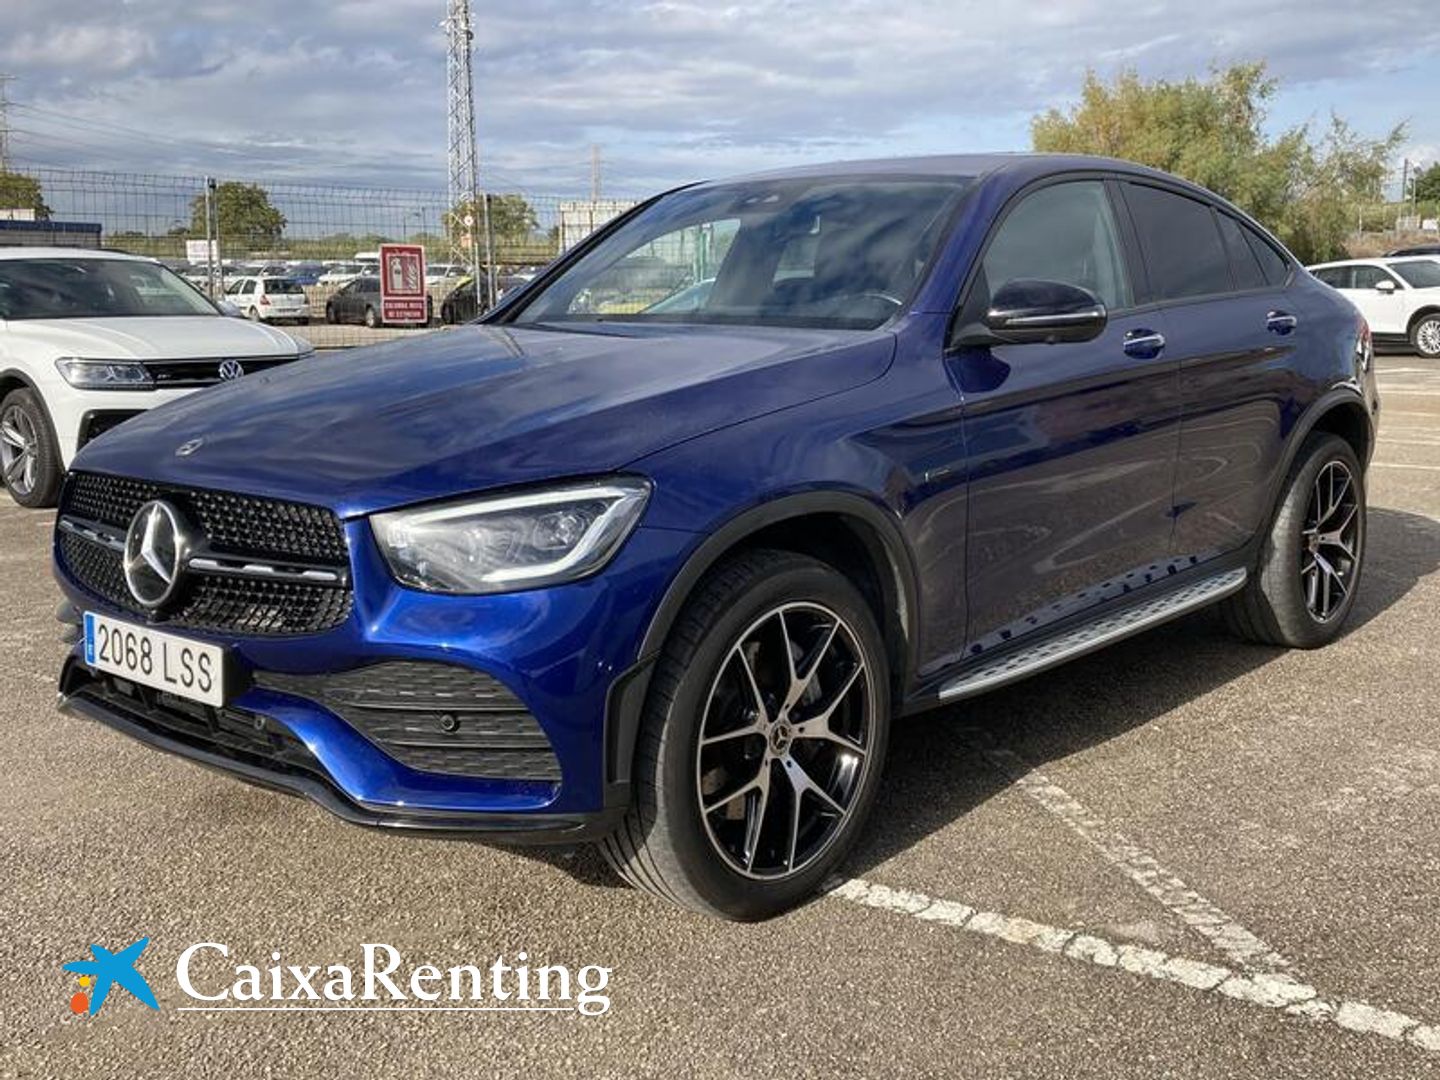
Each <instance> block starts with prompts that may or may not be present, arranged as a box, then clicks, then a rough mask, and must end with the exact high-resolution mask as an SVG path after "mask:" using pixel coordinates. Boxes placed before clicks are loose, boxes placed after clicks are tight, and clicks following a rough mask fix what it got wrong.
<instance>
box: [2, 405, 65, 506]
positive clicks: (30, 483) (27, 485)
mask: <svg viewBox="0 0 1440 1080" xmlns="http://www.w3.org/2000/svg"><path fill="white" fill-rule="evenodd" d="M62 474H63V470H62V469H61V467H60V451H59V448H58V447H57V446H56V445H55V432H54V431H53V430H51V428H50V418H49V417H48V416H46V415H45V410H44V409H43V408H42V407H41V406H40V402H39V400H38V399H37V398H36V397H35V395H34V393H33V392H32V391H30V390H14V391H11V392H10V393H9V394H8V395H7V396H6V397H5V400H4V401H3V402H0V476H3V479H4V482H5V489H6V490H7V491H9V492H10V497H11V498H13V499H14V500H15V501H16V502H17V503H19V504H20V505H21V506H28V507H32V508H33V507H41V506H53V505H54V504H55V497H56V495H57V494H59V491H60V478H61V476H62Z"/></svg>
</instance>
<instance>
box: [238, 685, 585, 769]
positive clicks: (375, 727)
mask: <svg viewBox="0 0 1440 1080" xmlns="http://www.w3.org/2000/svg"><path fill="white" fill-rule="evenodd" d="M255 681H256V683H257V684H258V685H260V686H263V687H266V688H268V689H271V690H279V691H281V692H283V693H287V694H294V695H296V696H298V697H303V698H307V699H309V700H311V701H314V702H315V703H317V704H319V705H322V706H324V707H325V708H326V709H328V710H330V711H331V712H333V713H334V714H335V715H336V716H339V717H340V718H341V719H342V720H345V721H346V722H347V723H349V724H350V725H351V726H352V727H354V728H355V729H356V730H357V731H359V732H360V733H361V734H362V735H364V736H365V737H366V738H368V739H369V740H370V741H371V742H373V743H375V744H377V745H378V746H379V747H380V748H381V749H382V750H384V751H385V752H386V753H387V754H389V755H390V756H391V757H393V758H395V759H396V760H397V761H400V762H401V763H403V764H405V765H408V766H410V767H411V768H412V769H420V770H423V771H425V772H437V773H446V774H449V775H453V776H471V777H487V778H492V779H504V780H544V781H552V782H553V781H558V780H559V779H560V763H559V761H557V760H556V757H555V751H554V750H553V749H552V748H551V746H550V740H549V739H548V738H547V737H546V735H545V732H544V730H543V729H542V728H541V727H540V724H539V722H538V721H537V720H536V719H535V717H534V716H532V715H531V714H530V712H529V710H527V709H526V708H525V706H524V704H523V703H522V702H521V701H520V699H519V698H517V697H516V696H515V695H514V694H512V693H511V692H510V691H509V690H508V689H506V688H505V686H504V685H503V684H501V683H500V682H498V681H496V680H495V679H493V678H491V677H490V676H489V675H486V674H484V673H483V672H479V671H474V670H472V669H470V668H464V667H458V666H456V665H454V664H434V663H422V662H417V661H391V662H388V663H383V664H374V665H372V666H370V667H365V668H358V669H356V670H354V671H346V672H342V673H340V674H330V675H285V674H280V673H277V672H256V673H255Z"/></svg>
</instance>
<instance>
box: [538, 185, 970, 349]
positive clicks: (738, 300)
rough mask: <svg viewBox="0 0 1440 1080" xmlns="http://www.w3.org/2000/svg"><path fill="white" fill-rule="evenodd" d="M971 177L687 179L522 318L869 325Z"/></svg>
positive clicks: (893, 298)
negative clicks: (704, 182)
mask: <svg viewBox="0 0 1440 1080" xmlns="http://www.w3.org/2000/svg"><path fill="white" fill-rule="evenodd" d="M969 183H970V181H969V180H968V179H961V178H949V177H928V178H923V179H908V178H907V179H897V178H894V177H877V178H873V179H872V178H855V177H841V178H837V177H817V178H809V179H803V180H779V181H769V182H765V181H753V182H749V183H739V184H723V185H717V186H714V187H710V186H706V187H702V188H696V189H691V190H685V191H677V192H674V193H672V194H670V195H666V196H664V197H663V198H661V199H659V200H657V201H656V202H655V203H653V204H652V205H651V206H649V207H647V208H646V209H644V210H643V211H641V212H640V213H639V214H638V215H636V216H635V217H634V218H632V219H631V220H629V221H627V222H625V223H624V224H622V225H621V226H619V227H618V228H617V229H616V230H615V232H613V233H611V234H610V235H609V236H607V237H606V238H605V239H604V240H602V241H601V242H600V243H599V244H598V245H597V246H596V247H595V248H594V249H593V250H591V251H590V252H588V253H586V254H585V255H584V256H583V257H582V258H580V259H579V260H578V261H577V262H576V263H575V264H574V265H572V266H571V267H570V268H569V269H567V270H566V271H565V272H564V273H563V274H561V275H560V276H559V277H558V278H556V279H555V280H554V281H553V282H551V283H550V284H549V285H548V286H547V287H546V288H544V289H543V290H541V291H540V292H539V293H538V294H537V295H536V296H535V297H533V298H532V299H531V300H529V301H528V302H527V303H526V304H525V306H524V308H523V309H521V310H520V311H519V312H518V313H517V314H515V315H514V316H513V321H514V322H516V323H520V324H526V323H532V324H533V323H542V322H544V323H557V322H576V321H590V322H598V321H623V322H643V323H691V324H713V323H718V324H739V325H753V326H818V327H836V328H844V329H872V328H874V327H876V326H879V325H880V324H881V323H883V322H885V321H886V320H887V319H889V318H890V317H891V316H892V315H894V314H896V312H898V311H899V310H900V309H901V308H902V307H903V306H904V304H905V302H906V300H907V299H908V297H909V296H910V293H911V292H912V291H913V290H914V288H915V286H916V285H917V284H918V283H919V280H920V274H921V272H922V271H923V270H924V268H925V264H926V263H927V261H928V260H929V258H930V255H931V253H932V252H933V251H934V249H935V245H936V244H937V243H938V242H939V240H940V237H941V235H942V234H943V232H944V229H945V225H946V223H947V222H948V220H949V218H950V211H951V209H952V208H953V207H954V205H955V203H956V201H957V200H958V199H959V198H960V195H961V194H962V192H964V191H965V189H966V188H967V187H968V186H969Z"/></svg>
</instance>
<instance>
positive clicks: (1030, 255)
mask: <svg viewBox="0 0 1440 1080" xmlns="http://www.w3.org/2000/svg"><path fill="white" fill-rule="evenodd" d="M981 268H982V270H983V271H984V280H985V283H986V285H987V286H988V288H989V293H990V295H991V296H994V295H995V293H996V291H997V290H998V289H999V288H1000V287H1001V286H1002V285H1004V284H1005V283H1006V282H1010V281H1016V280H1021V279H1027V278H1028V279H1035V280H1041V281H1059V282H1062V283H1064V284H1066V285H1078V286H1080V287H1081V288H1082V289H1089V290H1090V291H1091V292H1092V293H1094V294H1095V295H1096V296H1097V297H1098V298H1099V299H1100V300H1101V301H1102V302H1103V303H1104V304H1105V306H1106V307H1108V308H1112V309H1119V308H1127V307H1129V306H1130V304H1131V295H1130V283H1129V281H1128V280H1127V278H1126V276H1125V263H1124V260H1123V259H1122V257H1121V255H1120V241H1119V232H1118V230H1117V229H1116V227H1115V216H1114V214H1113V213H1112V212H1111V210H1110V199H1109V197H1108V196H1107V195H1106V194H1105V185H1104V184H1103V183H1102V182H1100V181H1098V180H1076V181H1070V182H1068V183H1063V184H1052V185H1050V186H1049V187H1044V188H1041V189H1040V190H1039V191H1037V192H1035V193H1034V194H1032V195H1027V196H1025V198H1024V200H1023V201H1021V202H1020V204H1019V205H1018V206H1016V207H1015V209H1014V210H1012V211H1011V212H1010V213H1009V214H1008V215H1007V216H1006V218H1005V220H1004V222H1002V223H1001V225H1000V230H999V231H998V232H997V233H996V234H995V238H994V239H993V240H991V242H990V247H989V248H988V249H987V250H986V252H985V258H984V260H983V262H982V263H981Z"/></svg>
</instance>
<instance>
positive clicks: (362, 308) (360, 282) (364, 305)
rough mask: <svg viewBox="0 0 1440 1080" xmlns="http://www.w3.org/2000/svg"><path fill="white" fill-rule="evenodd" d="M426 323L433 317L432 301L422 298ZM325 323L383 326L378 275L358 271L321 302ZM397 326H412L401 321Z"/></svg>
mask: <svg viewBox="0 0 1440 1080" xmlns="http://www.w3.org/2000/svg"><path fill="white" fill-rule="evenodd" d="M425 314H426V320H425V321H426V323H427V324H428V323H429V322H431V321H433V319H434V317H435V301H434V299H433V298H431V297H429V296H427V297H426V298H425ZM325 321H326V322H327V323H361V324H363V325H365V326H369V327H376V326H384V325H385V322H384V320H383V318H382V313H381V307H380V275H379V274H361V275H360V276H359V277H357V278H355V279H354V280H353V281H350V282H348V283H347V284H344V285H342V286H340V288H338V289H336V290H335V293H334V295H332V296H331V297H330V299H329V300H326V301H325ZM399 325H411V326H413V325H415V324H413V323H402V324H399Z"/></svg>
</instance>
